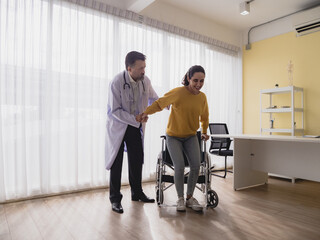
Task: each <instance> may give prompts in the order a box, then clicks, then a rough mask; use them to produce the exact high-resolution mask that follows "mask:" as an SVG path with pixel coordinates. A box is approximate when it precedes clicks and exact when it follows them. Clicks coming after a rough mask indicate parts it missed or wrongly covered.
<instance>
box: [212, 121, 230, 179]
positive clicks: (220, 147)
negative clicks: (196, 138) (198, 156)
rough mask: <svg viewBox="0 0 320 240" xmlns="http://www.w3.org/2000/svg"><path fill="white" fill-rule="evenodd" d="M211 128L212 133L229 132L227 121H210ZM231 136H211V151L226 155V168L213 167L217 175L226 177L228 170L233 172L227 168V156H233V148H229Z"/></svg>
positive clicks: (215, 153) (217, 154)
mask: <svg viewBox="0 0 320 240" xmlns="http://www.w3.org/2000/svg"><path fill="white" fill-rule="evenodd" d="M209 130H210V133H211V134H229V131H228V127H227V124H225V123H209ZM231 141H232V140H231V139H230V138H213V137H211V145H210V149H209V153H211V154H213V155H216V156H223V157H224V170H213V168H214V167H211V169H210V170H211V174H212V175H214V176H217V177H221V178H225V177H226V176H227V172H230V173H233V172H232V171H230V170H228V169H227V157H228V156H233V150H231V149H229V148H230V144H231ZM222 171H224V175H219V174H215V173H213V172H222Z"/></svg>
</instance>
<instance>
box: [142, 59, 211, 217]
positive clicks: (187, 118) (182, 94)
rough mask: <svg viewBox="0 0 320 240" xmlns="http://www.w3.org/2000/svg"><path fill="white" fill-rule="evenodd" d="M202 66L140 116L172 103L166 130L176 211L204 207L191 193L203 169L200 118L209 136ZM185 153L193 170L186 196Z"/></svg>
mask: <svg viewBox="0 0 320 240" xmlns="http://www.w3.org/2000/svg"><path fill="white" fill-rule="evenodd" d="M204 79H205V71H204V69H203V67H201V66H198V65H195V66H192V67H191V68H190V69H189V70H188V72H187V73H186V74H185V76H184V78H183V81H182V84H183V85H184V86H183V87H177V88H174V89H172V90H171V91H169V92H168V93H166V94H165V95H164V96H163V97H161V98H159V99H158V100H157V101H155V102H154V103H153V104H152V105H151V106H149V107H148V108H147V109H146V110H145V111H144V112H143V113H142V114H141V115H140V117H141V120H142V121H143V119H145V120H146V119H147V118H148V115H149V114H153V113H156V112H159V111H161V110H163V109H164V108H165V107H166V106H169V105H172V110H171V113H170V117H169V122H168V125H167V130H166V139H167V148H168V150H169V153H170V156H171V158H172V161H173V164H174V169H175V171H174V182H175V187H176V190H177V194H178V201H177V211H182V212H184V211H186V206H187V207H190V208H192V209H193V210H195V211H202V206H201V205H200V204H199V203H198V201H197V200H196V199H195V198H194V197H193V196H192V195H193V192H194V189H195V186H196V183H197V180H198V176H199V169H200V147H199V142H198V138H197V135H196V134H197V130H198V129H199V121H200V122H201V127H202V135H201V137H202V139H205V140H208V138H209V136H208V135H207V128H208V125H209V112H208V104H207V98H206V95H205V94H204V93H203V92H200V89H201V88H202V86H203V84H204ZM183 153H185V154H186V156H187V159H188V162H189V166H190V173H189V177H188V183H187V197H186V202H185V200H184V168H185V165H184V158H183Z"/></svg>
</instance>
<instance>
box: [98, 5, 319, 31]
mask: <svg viewBox="0 0 320 240" xmlns="http://www.w3.org/2000/svg"><path fill="white" fill-rule="evenodd" d="M100 1H101V0H100ZM103 1H105V2H108V0H103ZM109 1H110V0H109ZM244 1H245V0H121V1H119V2H118V3H119V4H120V2H121V3H122V7H124V8H126V9H127V10H130V11H133V12H137V13H139V12H141V11H142V10H143V9H145V8H146V7H148V6H149V5H150V4H153V3H155V2H162V3H165V4H169V5H171V6H174V7H177V8H179V9H182V10H185V11H187V12H190V13H193V14H195V15H199V16H201V17H204V18H207V19H209V20H212V21H214V22H215V23H218V24H221V25H223V26H226V27H228V28H231V29H234V30H238V31H243V30H245V29H249V28H251V27H253V26H256V25H259V24H262V23H265V22H268V21H271V20H274V19H276V18H279V17H283V16H286V15H288V14H291V13H294V12H297V11H300V10H303V9H306V8H310V7H314V6H316V5H319V4H320V0H253V1H252V2H251V3H250V14H248V15H245V16H243V15H241V14H240V9H239V8H240V3H241V2H244ZM247 1H248V0H247Z"/></svg>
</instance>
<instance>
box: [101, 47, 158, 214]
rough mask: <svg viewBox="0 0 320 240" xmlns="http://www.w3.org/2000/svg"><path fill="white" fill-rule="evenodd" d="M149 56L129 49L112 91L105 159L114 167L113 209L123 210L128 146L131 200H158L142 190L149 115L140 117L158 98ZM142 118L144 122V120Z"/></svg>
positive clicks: (111, 183)
mask: <svg viewBox="0 0 320 240" xmlns="http://www.w3.org/2000/svg"><path fill="white" fill-rule="evenodd" d="M145 60H146V57H145V55H144V54H142V53H139V52H135V51H132V52H129V53H128V54H127V56H126V59H125V64H126V71H123V72H121V73H119V74H118V75H116V76H115V77H114V79H113V80H112V81H111V83H110V86H109V94H108V113H107V129H106V146H105V154H106V155H105V162H106V169H107V170H110V196H109V199H110V202H111V204H112V210H113V211H115V212H117V213H123V208H122V205H121V199H122V194H121V192H120V188H121V172H122V162H123V152H124V149H126V150H127V154H128V167H129V183H130V187H131V200H132V201H139V200H140V201H142V202H151V203H152V202H154V199H150V198H148V197H147V196H146V195H145V194H144V193H143V190H142V185H141V178H142V164H143V132H144V129H145V122H146V121H147V118H146V119H140V116H139V113H142V112H144V110H145V109H146V108H147V107H148V105H150V104H152V103H153V102H154V101H155V100H157V99H158V95H157V94H156V92H155V91H154V90H153V88H152V86H151V82H150V79H149V78H148V77H147V76H145V75H144V73H145V67H146V63H145ZM140 122H142V123H140Z"/></svg>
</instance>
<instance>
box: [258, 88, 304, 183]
mask: <svg viewBox="0 0 320 240" xmlns="http://www.w3.org/2000/svg"><path fill="white" fill-rule="evenodd" d="M296 93H300V95H301V99H300V101H301V103H300V106H299V107H296V104H295V96H296ZM276 94H290V98H291V99H290V106H287V107H282V108H270V107H272V106H273V96H274V95H276ZM263 95H268V96H269V107H267V108H265V107H264V106H263V104H262V96H263ZM303 106H304V105H303V88H299V87H295V86H288V87H282V88H270V89H263V90H260V134H262V133H269V134H270V135H272V133H288V134H291V136H295V135H296V134H300V135H303V134H304V110H303ZM275 113H290V114H291V124H290V125H291V128H271V120H272V119H273V114H275ZM296 113H300V114H302V116H301V124H300V126H301V127H300V128H297V127H296V120H295V117H296ZM263 114H269V123H270V126H269V128H263V127H262V115H263ZM269 175H270V176H275V177H282V178H287V179H291V182H292V183H294V182H295V179H296V178H295V177H287V176H282V175H277V174H273V173H269Z"/></svg>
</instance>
